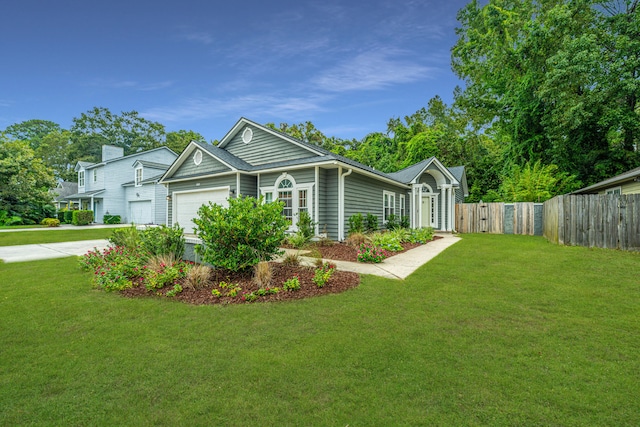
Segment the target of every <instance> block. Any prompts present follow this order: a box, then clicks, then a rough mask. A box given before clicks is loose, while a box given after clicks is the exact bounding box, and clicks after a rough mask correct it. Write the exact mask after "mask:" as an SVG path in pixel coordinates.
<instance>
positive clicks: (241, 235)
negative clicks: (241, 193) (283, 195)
mask: <svg viewBox="0 0 640 427" xmlns="http://www.w3.org/2000/svg"><path fill="white" fill-rule="evenodd" d="M282 207H283V205H282V203H281V202H274V203H263V199H262V198H260V199H255V198H253V197H243V198H237V199H229V207H227V208H225V207H223V206H220V205H217V204H212V203H211V202H209V204H208V205H203V206H202V207H200V209H199V210H198V217H197V218H194V220H193V222H194V223H195V225H196V227H195V232H196V235H197V236H198V237H199V238H200V239H201V240H202V245H196V247H195V250H196V252H197V253H198V254H199V255H200V256H201V257H202V260H203V261H205V262H208V263H210V264H212V265H214V266H216V267H221V268H226V269H228V270H232V271H239V270H247V269H249V268H251V267H253V266H254V265H256V264H257V263H259V262H260V261H269V260H271V259H272V258H274V257H275V256H276V255H278V254H279V253H280V251H279V249H278V248H279V247H280V245H281V244H282V241H283V240H284V236H285V231H286V230H287V228H288V227H289V222H288V221H287V220H286V218H285V217H283V216H282Z"/></svg>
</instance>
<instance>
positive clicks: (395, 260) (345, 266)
mask: <svg viewBox="0 0 640 427" xmlns="http://www.w3.org/2000/svg"><path fill="white" fill-rule="evenodd" d="M436 236H439V237H442V239H438V240H435V241H433V242H430V243H427V244H426V245H422V246H418V247H417V248H414V249H411V250H409V251H407V252H403V253H401V254H398V255H394V256H392V257H391V258H387V259H385V260H384V261H382V262H381V263H379V264H366V263H361V262H349V261H334V260H328V259H325V260H323V261H326V262H331V263H332V264H335V265H336V267H337V268H338V270H343V271H353V272H356V273H360V274H373V275H376V276H382V277H387V278H389V279H406V278H407V277H408V276H409V275H410V274H411V273H413V272H414V271H416V270H417V269H418V268H419V267H421V266H422V265H424V264H426V263H427V262H429V261H431V260H432V259H433V258H434V257H435V256H436V255H438V254H439V253H440V252H442V251H444V250H445V249H447V248H448V247H449V246H451V245H453V244H455V243H457V242H458V241H460V237H457V236H454V235H452V234H449V233H436ZM286 251H287V253H294V254H295V253H298V252H300V254H299V255H300V258H301V260H302V264H304V265H309V266H313V265H315V261H316V259H315V258H309V257H305V256H304V254H305V251H298V250H296V249H286Z"/></svg>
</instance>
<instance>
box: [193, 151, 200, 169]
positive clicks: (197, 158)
mask: <svg viewBox="0 0 640 427" xmlns="http://www.w3.org/2000/svg"><path fill="white" fill-rule="evenodd" d="M200 163H202V151H200V150H196V152H195V154H194V155H193V164H194V165H196V166H198V165H199V164H200Z"/></svg>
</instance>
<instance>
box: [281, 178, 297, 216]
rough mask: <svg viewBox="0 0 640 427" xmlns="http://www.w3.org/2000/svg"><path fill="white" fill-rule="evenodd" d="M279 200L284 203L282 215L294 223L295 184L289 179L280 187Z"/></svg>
mask: <svg viewBox="0 0 640 427" xmlns="http://www.w3.org/2000/svg"><path fill="white" fill-rule="evenodd" d="M278 200H280V201H281V202H283V203H284V207H283V208H282V215H283V216H284V217H285V218H286V219H288V220H289V221H293V183H292V182H291V181H289V180H288V179H283V180H282V181H280V184H279V185H278Z"/></svg>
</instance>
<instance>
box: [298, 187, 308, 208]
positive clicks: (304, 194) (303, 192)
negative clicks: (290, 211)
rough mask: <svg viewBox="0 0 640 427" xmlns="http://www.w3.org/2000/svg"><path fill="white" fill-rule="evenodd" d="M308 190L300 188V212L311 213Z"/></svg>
mask: <svg viewBox="0 0 640 427" xmlns="http://www.w3.org/2000/svg"><path fill="white" fill-rule="evenodd" d="M307 194H308V193H307V190H298V213H300V212H306V213H309V204H308V201H307Z"/></svg>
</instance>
